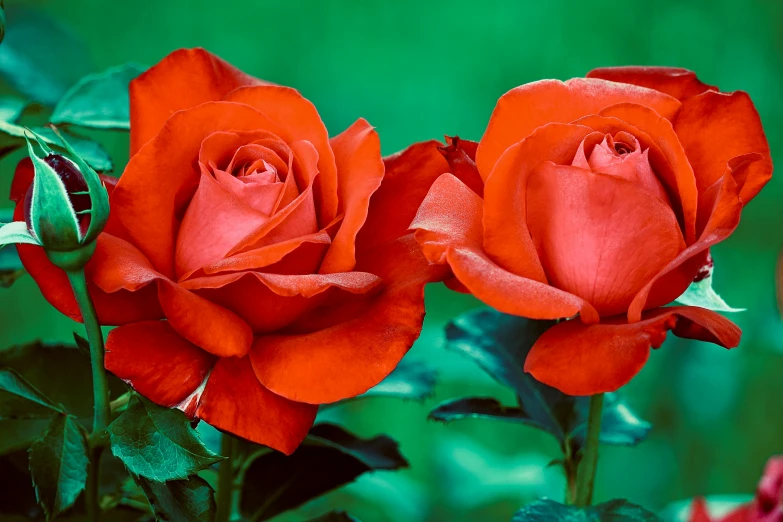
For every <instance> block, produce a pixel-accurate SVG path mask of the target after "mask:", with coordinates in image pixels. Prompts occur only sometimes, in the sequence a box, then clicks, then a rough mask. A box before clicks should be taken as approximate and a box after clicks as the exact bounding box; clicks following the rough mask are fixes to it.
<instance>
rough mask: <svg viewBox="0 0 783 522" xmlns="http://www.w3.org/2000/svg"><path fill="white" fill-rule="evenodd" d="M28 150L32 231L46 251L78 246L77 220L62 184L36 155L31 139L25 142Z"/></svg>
mask: <svg viewBox="0 0 783 522" xmlns="http://www.w3.org/2000/svg"><path fill="white" fill-rule="evenodd" d="M39 144H40V142H39ZM27 149H28V151H29V153H30V159H31V160H32V161H33V166H34V167H35V176H34V177H33V197H32V201H31V203H30V224H31V226H32V228H33V232H34V233H35V235H36V237H37V238H38V240H39V241H40V242H41V244H42V245H43V247H44V248H46V249H48V250H59V251H68V250H74V249H76V248H79V247H80V246H81V239H82V238H81V234H80V232H79V220H78V218H77V217H76V212H75V211H74V209H73V205H72V204H71V200H70V198H69V197H68V191H67V190H66V189H65V184H64V183H63V181H62V180H61V179H60V176H59V175H58V174H57V172H55V171H54V169H53V168H52V167H50V166H49V165H48V164H47V163H46V162H45V161H44V160H42V159H41V158H39V157H38V155H37V154H36V153H35V150H34V149H33V144H32V143H30V141H28V142H27Z"/></svg>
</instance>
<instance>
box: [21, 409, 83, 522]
mask: <svg viewBox="0 0 783 522" xmlns="http://www.w3.org/2000/svg"><path fill="white" fill-rule="evenodd" d="M88 464H89V457H88V450H87V439H86V437H85V434H84V431H83V430H82V427H81V426H79V424H78V423H77V422H76V419H75V418H74V417H73V416H71V415H57V416H55V417H54V418H53V419H52V421H51V423H50V424H49V427H48V428H47V430H46V433H44V435H43V437H41V438H40V439H39V440H37V441H36V442H35V443H34V444H33V445H32V447H31V448H30V473H31V475H32V477H33V486H35V494H36V497H37V499H38V503H39V504H40V506H41V507H42V508H43V510H44V513H45V514H46V518H47V520H51V519H53V518H54V517H55V516H57V514H58V513H60V512H61V511H64V510H66V509H68V508H69V507H71V506H72V505H73V504H74V502H76V498H77V497H78V496H79V493H81V491H82V490H83V489H84V486H85V484H86V482H87V466H88Z"/></svg>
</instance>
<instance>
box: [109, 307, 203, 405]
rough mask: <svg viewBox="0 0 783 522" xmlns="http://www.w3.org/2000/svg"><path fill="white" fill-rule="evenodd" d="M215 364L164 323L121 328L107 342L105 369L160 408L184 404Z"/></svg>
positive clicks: (156, 322) (150, 322) (149, 323)
mask: <svg viewBox="0 0 783 522" xmlns="http://www.w3.org/2000/svg"><path fill="white" fill-rule="evenodd" d="M216 360H217V359H216V357H215V356H213V355H212V354H209V353H207V352H205V351H204V350H201V349H199V348H198V347H197V346H195V345H193V344H191V343H189V342H188V341H186V340H185V339H183V338H182V337H180V335H179V334H177V332H175V331H174V329H173V328H172V327H171V325H169V324H168V323H167V322H166V321H145V322H139V323H134V324H129V325H126V326H121V327H119V328H115V329H114V330H112V331H111V332H109V336H108V337H107V339H106V361H105V364H106V369H107V370H109V371H110V372H112V373H113V374H114V375H116V376H117V377H119V378H120V379H122V380H124V381H126V382H128V383H130V385H131V386H133V388H134V389H135V390H136V391H137V392H139V393H140V394H142V395H144V396H145V397H147V398H148V399H150V400H151V401H153V402H155V403H157V404H160V405H161V406H167V407H174V406H177V405H179V404H180V403H181V402H182V401H184V400H185V399H186V398H187V397H188V396H189V395H190V394H192V393H193V392H194V391H195V390H196V389H197V388H198V387H199V386H201V384H202V383H203V382H204V379H205V378H206V377H207V375H208V374H209V371H210V370H211V369H212V367H213V366H214V364H215V361H216Z"/></svg>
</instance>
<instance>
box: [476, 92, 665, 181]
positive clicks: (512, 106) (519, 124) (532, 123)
mask: <svg viewBox="0 0 783 522" xmlns="http://www.w3.org/2000/svg"><path fill="white" fill-rule="evenodd" d="M623 102H631V103H638V104H640V105H644V106H645V107H650V108H651V109H653V110H655V111H656V112H658V114H660V115H661V116H663V117H664V118H669V119H673V118H674V116H675V115H676V114H677V111H679V109H680V102H678V101H677V100H676V99H675V98H672V97H671V96H668V95H666V94H663V93H661V92H658V91H654V90H652V89H646V88H644V87H637V86H634V85H628V84H622V83H615V82H608V81H605V80H598V79H589V78H574V79H572V80H568V81H567V82H560V81H557V80H541V81H538V82H533V83H528V84H525V85H522V86H520V87H517V88H515V89H512V90H510V91H509V92H507V93H506V94H504V95H503V96H502V97H501V98H500V100H498V103H497V106H496V107H495V110H494V111H493V113H492V117H491V118H490V120H489V125H488V126H487V130H486V132H484V136H483V137H482V138H481V141H480V142H479V147H478V151H477V153H476V165H477V166H478V170H479V172H480V173H481V177H482V178H483V179H484V180H485V181H486V180H487V177H488V176H489V174H490V172H492V168H493V167H494V165H495V163H496V162H497V161H498V159H499V158H500V156H501V155H502V154H503V152H504V151H505V150H506V149H507V148H509V147H510V146H511V145H513V144H514V143H517V142H518V141H521V140H523V139H525V138H526V137H528V136H529V135H530V134H531V133H532V132H533V131H534V130H535V129H536V128H538V127H540V126H542V125H546V124H547V123H569V122H572V121H574V120H576V119H578V118H581V117H582V116H587V115H589V114H597V113H598V112H599V111H600V110H601V109H603V108H605V107H608V106H610V105H615V104H617V103H623Z"/></svg>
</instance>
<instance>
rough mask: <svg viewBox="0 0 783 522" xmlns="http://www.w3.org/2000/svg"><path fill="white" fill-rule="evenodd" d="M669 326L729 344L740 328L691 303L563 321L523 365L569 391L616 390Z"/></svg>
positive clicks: (691, 335) (540, 341)
mask: <svg viewBox="0 0 783 522" xmlns="http://www.w3.org/2000/svg"><path fill="white" fill-rule="evenodd" d="M669 330H673V332H674V335H676V336H678V337H685V338H687V339H698V340H701V341H706V342H711V343H715V344H718V345H720V346H723V347H725V348H734V347H735V346H737V344H739V341H740V335H741V333H742V332H741V331H740V329H739V328H738V327H737V326H736V325H734V323H732V322H731V321H729V320H728V319H726V318H725V317H723V316H721V315H719V314H717V313H715V312H712V311H710V310H705V309H704V308H696V307H689V306H674V307H671V308H658V309H656V310H653V311H651V312H648V313H647V314H645V317H644V319H643V320H641V321H639V322H635V323H625V322H624V321H623V320H622V319H613V320H612V322H608V323H600V324H592V325H586V324H584V323H582V322H581V321H577V320H571V321H565V322H562V323H559V324H556V325H555V326H553V327H552V328H550V329H549V330H547V331H546V332H544V334H543V335H542V336H541V337H539V338H538V340H537V341H536V343H535V344H534V345H533V348H532V349H531V350H530V353H528V356H527V359H526V360H525V371H526V372H530V373H531V374H532V375H533V377H535V378H536V379H537V380H539V381H541V382H543V383H544V384H548V385H549V386H553V387H555V388H557V389H558V390H560V391H562V392H563V393H567V394H569V395H595V394H597V393H603V392H611V391H615V390H617V389H618V388H620V387H621V386H623V385H624V384H626V383H627V382H628V381H630V380H631V379H632V378H633V376H634V375H636V374H637V373H639V371H640V370H641V369H642V367H643V366H644V364H645V362H647V358H648V357H649V356H650V348H651V347H654V348H658V347H659V346H660V345H661V344H662V343H663V341H664V340H665V339H666V332H667V331H669Z"/></svg>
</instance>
